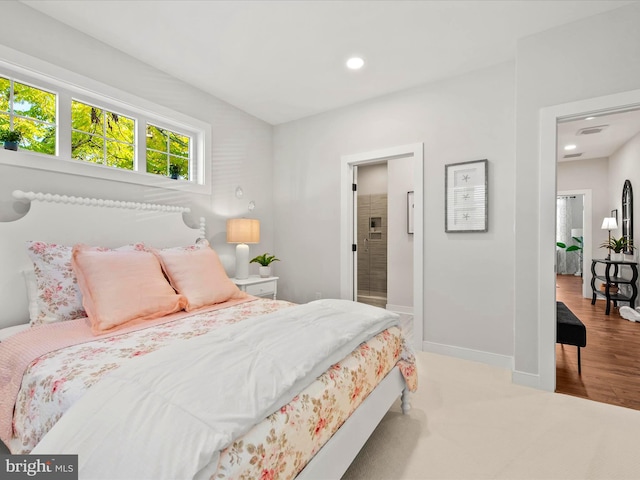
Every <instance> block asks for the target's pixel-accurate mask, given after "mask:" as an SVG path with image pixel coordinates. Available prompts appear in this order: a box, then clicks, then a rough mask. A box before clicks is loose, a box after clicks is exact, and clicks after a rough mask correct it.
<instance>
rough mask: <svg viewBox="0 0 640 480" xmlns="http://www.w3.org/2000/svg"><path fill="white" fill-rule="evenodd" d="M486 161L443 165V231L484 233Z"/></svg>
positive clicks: (486, 229) (486, 211)
mask: <svg viewBox="0 0 640 480" xmlns="http://www.w3.org/2000/svg"><path fill="white" fill-rule="evenodd" d="M488 164H489V162H488V160H486V159H483V160H472V161H470V162H461V163H452V164H449V165H445V173H444V182H445V199H444V212H445V214H444V222H445V224H444V231H445V232H446V233H465V232H487V231H488V229H489V221H488V220H489V214H488V199H489V197H488V190H489V188H488V181H487V177H488Z"/></svg>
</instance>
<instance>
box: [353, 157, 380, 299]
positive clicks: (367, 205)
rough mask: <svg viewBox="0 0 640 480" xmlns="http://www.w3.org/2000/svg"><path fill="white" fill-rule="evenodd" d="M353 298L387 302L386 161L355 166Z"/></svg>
mask: <svg viewBox="0 0 640 480" xmlns="http://www.w3.org/2000/svg"><path fill="white" fill-rule="evenodd" d="M357 175H358V190H357V197H358V198H357V238H358V242H357V262H358V267H357V271H358V282H357V286H358V293H357V301H358V302H360V303H366V304H369V305H374V306H376V307H382V308H386V306H387V261H388V256H387V246H388V208H387V198H388V197H387V183H388V180H387V179H388V175H387V162H384V163H379V164H373V165H364V166H360V167H358V171H357Z"/></svg>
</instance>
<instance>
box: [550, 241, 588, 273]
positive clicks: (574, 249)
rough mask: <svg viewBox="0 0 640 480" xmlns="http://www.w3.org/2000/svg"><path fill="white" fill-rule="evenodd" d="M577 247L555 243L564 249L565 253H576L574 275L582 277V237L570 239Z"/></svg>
mask: <svg viewBox="0 0 640 480" xmlns="http://www.w3.org/2000/svg"><path fill="white" fill-rule="evenodd" d="M571 238H572V239H573V241H574V242H576V243H577V245H569V246H568V247H567V245H566V244H565V243H562V242H556V246H558V247H560V248H564V249H566V250H567V252H578V271H577V272H576V273H575V274H576V275H577V276H582V237H571Z"/></svg>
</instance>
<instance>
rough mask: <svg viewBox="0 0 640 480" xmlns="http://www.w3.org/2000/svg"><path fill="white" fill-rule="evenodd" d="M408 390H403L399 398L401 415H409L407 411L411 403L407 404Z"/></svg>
mask: <svg viewBox="0 0 640 480" xmlns="http://www.w3.org/2000/svg"><path fill="white" fill-rule="evenodd" d="M409 395H410V393H409V389H408V388H406V387H405V388H404V389H403V390H402V395H401V396H400V401H401V402H402V413H403V414H405V415H406V414H407V413H409V410H411V403H410V402H409Z"/></svg>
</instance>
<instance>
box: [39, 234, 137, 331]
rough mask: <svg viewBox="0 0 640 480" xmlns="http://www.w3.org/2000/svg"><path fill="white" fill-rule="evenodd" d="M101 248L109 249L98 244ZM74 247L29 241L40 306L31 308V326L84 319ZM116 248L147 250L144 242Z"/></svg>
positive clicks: (101, 249)
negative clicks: (73, 256) (72, 260)
mask: <svg viewBox="0 0 640 480" xmlns="http://www.w3.org/2000/svg"><path fill="white" fill-rule="evenodd" d="M95 249H96V250H99V251H108V250H111V249H109V248H104V247H95ZM72 250H73V247H70V246H67V245H57V244H55V243H45V242H36V241H28V242H27V254H28V255H29V258H31V260H32V261H33V267H34V274H35V277H36V287H37V296H36V303H37V308H30V320H31V322H30V323H31V325H40V324H44V323H53V322H61V321H64V320H75V319H77V318H84V317H86V316H87V314H86V313H85V311H84V308H83V307H82V295H81V294H80V289H79V288H78V281H77V279H76V275H75V273H74V272H73V269H72V268H71V252H72ZM117 250H125V251H131V250H145V246H144V244H142V243H136V244H132V245H126V246H124V247H120V248H118V249H117Z"/></svg>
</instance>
